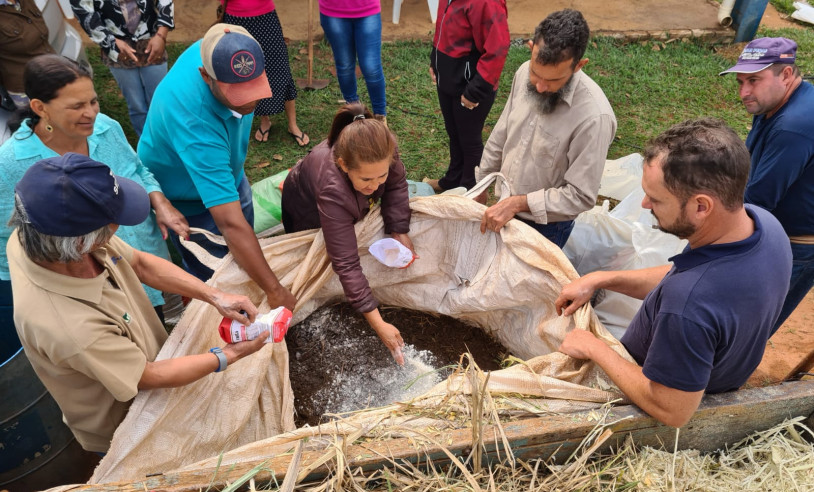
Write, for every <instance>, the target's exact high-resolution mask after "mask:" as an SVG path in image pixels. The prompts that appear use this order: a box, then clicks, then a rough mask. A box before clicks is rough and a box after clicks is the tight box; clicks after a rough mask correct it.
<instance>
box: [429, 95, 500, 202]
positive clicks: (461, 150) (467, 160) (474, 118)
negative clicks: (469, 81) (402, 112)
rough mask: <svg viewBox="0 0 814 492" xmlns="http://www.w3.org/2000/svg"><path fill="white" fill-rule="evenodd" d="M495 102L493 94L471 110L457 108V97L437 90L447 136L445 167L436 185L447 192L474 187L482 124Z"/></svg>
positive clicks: (481, 153) (481, 145) (480, 152)
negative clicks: (443, 173)
mask: <svg viewBox="0 0 814 492" xmlns="http://www.w3.org/2000/svg"><path fill="white" fill-rule="evenodd" d="M494 102H495V93H494V92H493V93H492V94H491V96H490V97H488V98H487V99H486V100H483V101H478V103H479V104H478V106H477V107H476V108H475V109H466V108H465V107H463V106H461V95H460V94H458V95H457V96H453V95H450V94H447V93H446V92H441V91H438V103H439V104H440V106H441V114H443V115H444V126H445V127H446V129H447V135H449V168H448V169H447V173H446V174H445V175H444V177H443V178H441V179H440V180H439V181H438V185H439V186H440V187H441V188H443V189H445V190H449V189H452V188H457V187H459V186H463V187H464V188H466V189H469V188H472V187H473V186H475V167H477V166H478V165H479V164H480V158H481V156H482V155H483V123H484V122H485V121H486V117H487V116H488V115H489V110H490V109H492V103H494Z"/></svg>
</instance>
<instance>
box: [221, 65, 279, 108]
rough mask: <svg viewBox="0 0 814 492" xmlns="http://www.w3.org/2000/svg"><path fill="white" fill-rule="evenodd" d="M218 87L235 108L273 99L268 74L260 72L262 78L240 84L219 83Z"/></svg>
mask: <svg viewBox="0 0 814 492" xmlns="http://www.w3.org/2000/svg"><path fill="white" fill-rule="evenodd" d="M218 87H219V88H220V91H221V92H222V93H223V96H224V97H226V100H227V101H229V103H230V104H231V105H232V106H235V107H239V106H245V105H246V104H249V103H251V102H254V101H259V100H261V99H268V98H270V97H271V86H269V80H268V77H266V72H260V76H258V77H255V78H253V79H252V80H248V81H246V82H240V83H239V84H227V83H225V82H220V81H218Z"/></svg>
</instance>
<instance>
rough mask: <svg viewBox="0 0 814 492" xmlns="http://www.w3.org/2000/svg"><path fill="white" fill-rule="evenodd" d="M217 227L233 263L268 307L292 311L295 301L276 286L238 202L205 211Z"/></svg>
mask: <svg viewBox="0 0 814 492" xmlns="http://www.w3.org/2000/svg"><path fill="white" fill-rule="evenodd" d="M209 212H210V213H211V214H212V218H213V219H215V225H217V226H218V230H220V232H221V234H223V239H225V240H226V245H227V246H228V247H229V252H230V253H232V255H233V256H234V257H235V261H237V264H238V265H240V267H241V268H243V270H244V271H245V272H246V273H247V274H248V275H249V277H251V279H252V280H254V281H255V282H256V283H257V285H259V286H260V288H261V289H263V291H264V292H265V293H266V296H267V297H268V301H269V305H270V306H285V307H287V308H288V309H290V310H292V311H293V310H294V306H295V305H296V304H297V299H296V298H295V297H294V296H293V295H292V294H291V292H289V291H288V289H286V288H285V287H283V286H282V285H280V282H279V281H278V280H277V276H276V275H274V272H272V271H271V268H269V265H268V263H267V262H266V258H265V257H264V256H263V251H262V250H261V249H260V243H258V242H257V236H255V235H254V230H253V229H252V227H251V226H250V225H249V223H248V222H247V221H246V218H245V217H244V216H243V210H242V209H241V208H240V202H239V201H233V202H229V203H224V204H222V205H216V206H214V207H211V208H210V209H209Z"/></svg>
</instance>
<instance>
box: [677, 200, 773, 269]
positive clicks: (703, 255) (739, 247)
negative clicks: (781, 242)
mask: <svg viewBox="0 0 814 492" xmlns="http://www.w3.org/2000/svg"><path fill="white" fill-rule="evenodd" d="M751 207H752V206H751V205H746V206H745V208H746V213H747V214H748V215H749V218H751V219H752V221H753V222H754V223H755V232H753V233H752V235H751V236H749V237H747V238H746V239H743V240H741V241H735V242H734V243H724V244H708V245H706V246H701V247H700V248H696V249H692V248H690V246H689V245H687V247H686V248H684V251H682V252H681V253H679V254H677V255H675V256H673V257H672V258H669V259H668V261H671V262H673V265H675V269H676V270H678V271H679V272H683V271H685V270H689V269H691V268H695V267H697V266H699V265H703V264H704V263H707V262H709V261H712V260H716V259H718V258H721V257H723V256H730V255H736V254H740V253H744V252H746V251H749V250H750V249H752V248H753V247H754V246H755V245H756V244H757V242H758V241H760V237H761V236H762V235H763V227H762V226H761V224H760V219H759V218H758V216H757V214H756V213H754V212H753V211H752V208H751Z"/></svg>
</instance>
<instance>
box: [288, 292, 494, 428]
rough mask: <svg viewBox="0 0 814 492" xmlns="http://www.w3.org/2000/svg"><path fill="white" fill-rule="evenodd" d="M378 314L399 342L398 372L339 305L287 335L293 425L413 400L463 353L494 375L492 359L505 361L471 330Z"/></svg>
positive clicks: (363, 324)
mask: <svg viewBox="0 0 814 492" xmlns="http://www.w3.org/2000/svg"><path fill="white" fill-rule="evenodd" d="M379 310H380V312H381V314H382V317H383V318H384V320H385V321H387V322H389V323H391V324H393V325H394V326H395V327H396V328H398V329H399V331H400V332H401V336H402V338H403V339H404V343H405V346H404V348H403V352H404V366H403V367H399V366H398V365H397V364H396V363H395V361H394V360H393V357H392V356H391V355H390V351H389V350H388V349H387V347H385V346H384V344H383V343H382V342H381V340H380V339H379V337H378V336H377V335H376V333H375V332H374V331H373V329H372V328H370V326H369V325H368V324H367V321H365V319H364V317H363V316H362V315H361V314H360V313H358V312H356V311H355V310H354V309H353V308H352V307H351V306H350V304H347V303H342V304H335V305H332V306H324V307H322V308H320V309H318V310H316V311H314V312H313V313H312V314H311V315H310V316H308V317H307V318H306V319H305V320H303V321H302V322H300V323H298V324H297V325H296V326H293V327H291V329H290V330H289V331H288V333H287V334H286V337H285V340H286V344H287V346H288V354H289V371H290V373H289V378H290V380H291V388H292V390H293V391H294V407H295V409H296V413H297V415H296V417H295V420H296V423H297V426H298V427H302V426H303V425H304V424H310V425H316V424H318V423H320V422H321V421H322V422H324V421H326V420H329V417H327V416H326V417H323V415H325V414H336V413H343V412H350V411H353V410H360V409H363V408H369V407H379V406H384V405H388V404H390V403H393V402H395V401H403V400H408V399H410V398H412V397H415V396H418V395H420V394H422V393H424V392H426V391H427V390H429V389H430V388H432V387H433V386H435V385H436V384H437V383H440V382H441V381H443V380H444V379H446V378H447V376H449V374H450V373H451V372H452V369H453V367H455V366H456V365H457V363H458V360H459V359H460V357H461V354H463V353H464V352H469V353H471V354H472V356H473V358H474V359H475V362H476V363H477V364H478V366H479V367H480V368H481V369H482V370H484V371H492V370H496V369H500V361H501V360H503V359H504V358H505V357H506V356H507V355H509V354H508V352H507V350H506V349H505V348H504V347H503V346H502V345H501V344H500V343H499V342H497V341H496V340H495V339H493V338H492V337H490V336H489V335H487V334H485V333H484V332H483V331H481V330H480V329H479V328H476V327H473V326H469V325H467V324H465V323H463V322H461V321H459V320H456V319H455V318H451V317H449V316H438V315H434V314H429V313H424V312H421V311H414V310H411V309H402V308H390V307H380V308H379ZM450 366H452V367H450Z"/></svg>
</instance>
